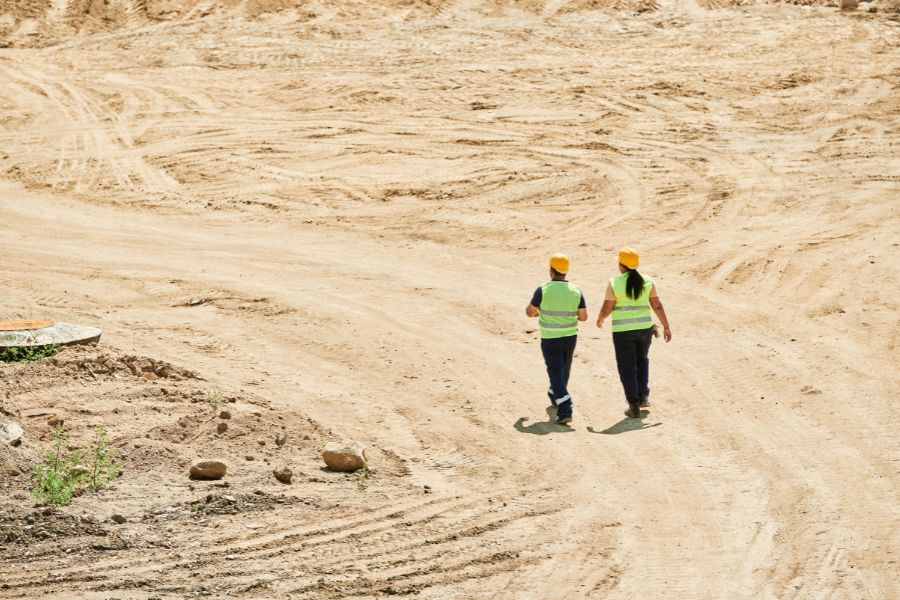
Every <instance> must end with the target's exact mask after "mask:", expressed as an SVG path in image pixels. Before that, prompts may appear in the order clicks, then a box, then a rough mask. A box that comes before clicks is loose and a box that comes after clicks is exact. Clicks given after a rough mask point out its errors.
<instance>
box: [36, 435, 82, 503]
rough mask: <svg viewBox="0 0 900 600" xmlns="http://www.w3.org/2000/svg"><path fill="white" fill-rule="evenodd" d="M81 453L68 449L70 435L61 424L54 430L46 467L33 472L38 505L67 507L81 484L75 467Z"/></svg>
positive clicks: (45, 459) (43, 466)
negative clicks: (75, 474) (74, 474)
mask: <svg viewBox="0 0 900 600" xmlns="http://www.w3.org/2000/svg"><path fill="white" fill-rule="evenodd" d="M81 458H82V453H81V452H79V451H77V450H76V451H74V452H73V451H70V450H69V434H68V433H66V431H65V429H63V426H62V425H57V426H56V429H55V430H54V431H53V438H52V445H51V446H50V449H49V450H47V453H46V454H45V455H44V464H41V465H35V466H34V467H32V469H31V476H32V479H33V482H34V485H33V486H32V488H31V498H32V499H33V500H34V501H35V502H38V503H43V504H55V505H57V506H68V505H69V504H70V503H71V502H72V495H73V494H74V492H75V486H76V484H77V483H78V482H77V479H78V477H77V476H73V473H74V472H75V471H74V469H73V467H75V466H76V465H78V464H79V463H80V462H81Z"/></svg>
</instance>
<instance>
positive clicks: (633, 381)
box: [597, 248, 672, 418]
mask: <svg viewBox="0 0 900 600" xmlns="http://www.w3.org/2000/svg"><path fill="white" fill-rule="evenodd" d="M618 261H619V275H618V276H617V277H613V278H612V279H610V280H609V285H608V286H607V288H606V299H605V301H604V302H603V308H601V309H600V315H599V316H598V317H597V327H603V321H605V320H606V318H607V317H609V316H610V315H612V331H613V346H614V347H615V349H616V364H617V366H618V369H619V379H620V380H621V381H622V387H623V388H624V390H625V400H626V401H627V402H628V410H627V411H625V415H626V416H628V417H632V418H639V417H640V416H641V408H642V407H646V406H649V396H650V388H649V387H648V381H649V376H650V360H649V358H648V357H647V355H648V353H649V351H650V342H651V341H652V340H653V336H654V335H655V336H656V337H659V333H658V332H657V329H656V326H655V325H654V324H653V317H651V316H650V310H651V309H652V310H653V312H655V313H656V316H657V317H658V318H659V320H660V323H662V326H663V337H664V339H665V340H666V342H668V341H670V340H671V339H672V330H671V329H670V328H669V320H668V319H667V318H666V311H665V309H664V308H663V305H662V302H661V301H660V299H659V295H658V294H657V293H656V286H655V285H654V284H653V282H652V281H650V278H649V277H646V276H644V275H642V274H641V273H639V272H638V270H637V268H638V265H639V263H640V260H639V257H638V253H637V252H636V251H635V250H634V249H632V248H622V249H621V250H619V255H618Z"/></svg>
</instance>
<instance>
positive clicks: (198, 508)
mask: <svg viewBox="0 0 900 600" xmlns="http://www.w3.org/2000/svg"><path fill="white" fill-rule="evenodd" d="M191 508H193V509H194V511H195V512H200V511H201V510H203V505H202V504H200V503H199V502H194V503H193V504H192V505H191Z"/></svg>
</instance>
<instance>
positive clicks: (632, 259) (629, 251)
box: [619, 246, 641, 269]
mask: <svg viewBox="0 0 900 600" xmlns="http://www.w3.org/2000/svg"><path fill="white" fill-rule="evenodd" d="M640 262H641V261H640V259H639V258H638V253H637V250H635V249H634V248H628V247H627V246H626V247H625V248H622V249H621V250H619V264H620V265H625V266H626V267H628V268H629V269H637V268H638V265H639V264H640Z"/></svg>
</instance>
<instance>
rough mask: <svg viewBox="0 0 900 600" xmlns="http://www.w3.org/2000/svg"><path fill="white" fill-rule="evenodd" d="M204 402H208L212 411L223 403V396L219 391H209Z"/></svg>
mask: <svg viewBox="0 0 900 600" xmlns="http://www.w3.org/2000/svg"><path fill="white" fill-rule="evenodd" d="M206 401H207V402H209V403H210V404H211V405H212V407H213V408H214V409H217V408H219V405H220V404H222V402H224V401H225V396H224V394H222V392H220V391H219V390H209V391H208V392H206Z"/></svg>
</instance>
